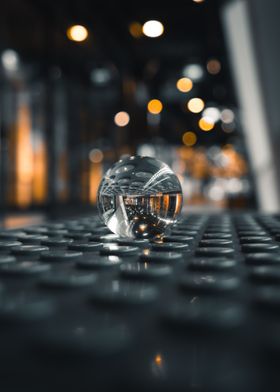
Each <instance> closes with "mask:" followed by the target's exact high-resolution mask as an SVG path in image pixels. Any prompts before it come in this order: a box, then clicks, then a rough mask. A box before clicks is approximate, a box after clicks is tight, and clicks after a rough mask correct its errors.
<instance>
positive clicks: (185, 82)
mask: <svg viewBox="0 0 280 392" xmlns="http://www.w3.org/2000/svg"><path fill="white" fill-rule="evenodd" d="M176 86H177V89H178V90H179V91H181V92H182V93H187V92H189V91H191V89H192V87H193V82H192V81H191V79H189V78H181V79H179V80H178V81H177V84H176Z"/></svg>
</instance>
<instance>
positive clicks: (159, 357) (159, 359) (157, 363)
mask: <svg viewBox="0 0 280 392" xmlns="http://www.w3.org/2000/svg"><path fill="white" fill-rule="evenodd" d="M154 361H155V364H156V365H157V366H161V365H162V356H161V355H160V354H157V355H156V356H155V359H154Z"/></svg>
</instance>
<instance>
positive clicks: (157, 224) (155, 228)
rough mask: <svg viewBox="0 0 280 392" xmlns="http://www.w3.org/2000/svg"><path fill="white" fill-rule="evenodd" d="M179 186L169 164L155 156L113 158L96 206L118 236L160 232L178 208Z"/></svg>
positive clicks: (138, 235)
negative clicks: (115, 159) (114, 161)
mask: <svg viewBox="0 0 280 392" xmlns="http://www.w3.org/2000/svg"><path fill="white" fill-rule="evenodd" d="M182 202H183V195H182V188H181V184H180V182H179V180H178V178H177V176H176V175H175V174H174V173H173V171H172V170H171V169H170V167H169V166H168V165H167V164H165V163H164V162H161V161H160V160H158V159H155V158H151V157H142V156H131V157H126V158H124V159H121V160H119V161H118V162H116V163H115V164H114V165H113V166H112V167H111V168H110V169H109V170H108V171H107V172H106V173H105V175H104V177H103V179H102V180H101V183H100V185H99V188H98V210H99V214H100V217H101V219H102V220H103V221H104V223H105V224H106V225H107V227H108V228H109V229H110V230H111V231H112V232H113V233H115V234H117V235H119V236H120V237H130V238H153V237H157V236H161V235H162V234H163V233H164V232H165V231H166V229H167V228H168V227H170V226H171V225H172V224H173V223H175V221H176V219H177V217H178V215H179V214H180V212H181V208H182Z"/></svg>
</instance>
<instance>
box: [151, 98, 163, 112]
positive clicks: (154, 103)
mask: <svg viewBox="0 0 280 392" xmlns="http://www.w3.org/2000/svg"><path fill="white" fill-rule="evenodd" d="M147 109H148V111H149V112H150V113H152V114H159V113H160V112H161V111H162V109H163V105H162V103H161V101H160V100H159V99H151V101H149V102H148V105H147Z"/></svg>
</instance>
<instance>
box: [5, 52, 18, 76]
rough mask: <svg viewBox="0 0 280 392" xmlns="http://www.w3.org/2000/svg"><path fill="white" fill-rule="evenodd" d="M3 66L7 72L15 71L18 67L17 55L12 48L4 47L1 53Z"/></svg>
mask: <svg viewBox="0 0 280 392" xmlns="http://www.w3.org/2000/svg"><path fill="white" fill-rule="evenodd" d="M1 62H2V65H3V67H4V68H5V70H6V71H8V72H15V71H17V70H18V68H19V56H18V54H17V52H16V51H15V50H13V49H6V50H4V52H3V53H2V55H1Z"/></svg>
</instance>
